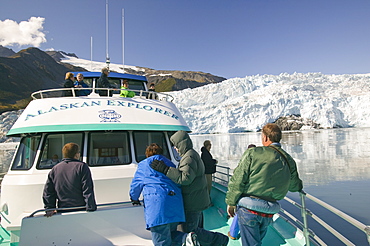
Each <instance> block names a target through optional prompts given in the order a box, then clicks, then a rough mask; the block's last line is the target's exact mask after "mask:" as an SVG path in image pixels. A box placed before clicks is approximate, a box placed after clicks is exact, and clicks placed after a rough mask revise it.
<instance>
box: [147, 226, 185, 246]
mask: <svg viewBox="0 0 370 246" xmlns="http://www.w3.org/2000/svg"><path fill="white" fill-rule="evenodd" d="M178 224H179V223H177V222H175V223H170V224H164V225H159V226H153V227H151V228H150V232H151V233H152V241H153V244H154V245H155V246H181V245H182V243H183V242H185V237H186V235H187V233H184V232H180V231H177V225H178Z"/></svg>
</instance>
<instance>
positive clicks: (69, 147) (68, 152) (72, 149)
mask: <svg viewBox="0 0 370 246" xmlns="http://www.w3.org/2000/svg"><path fill="white" fill-rule="evenodd" d="M78 152H80V146H78V144H76V143H67V144H65V145H64V146H63V149H62V153H63V157H64V158H71V159H72V158H74V157H75V155H76V154H77V153H78Z"/></svg>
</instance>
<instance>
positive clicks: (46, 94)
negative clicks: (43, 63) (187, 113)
mask: <svg viewBox="0 0 370 246" xmlns="http://www.w3.org/2000/svg"><path fill="white" fill-rule="evenodd" d="M79 90H89V91H91V92H90V93H91V94H90V95H91V96H99V94H97V93H95V91H107V95H110V92H113V91H117V92H121V91H123V90H129V91H133V92H138V93H139V95H138V97H140V98H146V95H147V94H149V93H153V92H150V91H144V90H131V89H117V88H74V87H71V88H56V89H46V90H39V91H36V92H33V93H32V94H31V97H32V99H33V100H38V99H44V98H53V97H61V96H60V95H50V93H52V92H63V91H68V92H72V95H71V96H68V97H80V96H77V95H76V91H79ZM155 93H156V94H157V95H161V98H160V100H159V101H169V102H173V100H174V97H173V96H172V95H169V94H167V93H163V92H155ZM90 95H87V97H89V96H90ZM62 97H64V96H62ZM102 97H108V96H102ZM151 100H155V99H151Z"/></svg>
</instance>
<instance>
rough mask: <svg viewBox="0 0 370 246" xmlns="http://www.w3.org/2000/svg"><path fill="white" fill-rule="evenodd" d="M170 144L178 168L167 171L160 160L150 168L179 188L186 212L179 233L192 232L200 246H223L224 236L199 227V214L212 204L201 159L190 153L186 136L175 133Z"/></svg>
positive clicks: (190, 142)
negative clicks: (178, 185) (177, 161)
mask: <svg viewBox="0 0 370 246" xmlns="http://www.w3.org/2000/svg"><path fill="white" fill-rule="evenodd" d="M170 141H171V143H172V144H173V146H174V147H175V149H176V150H177V152H179V154H180V156H181V160H180V163H179V165H178V167H177V168H175V167H169V166H167V165H166V164H164V163H163V162H162V161H159V160H153V161H152V163H151V164H150V166H151V167H152V168H153V169H154V170H156V171H158V172H161V173H164V174H165V175H166V176H167V177H169V178H170V179H171V180H172V181H174V182H175V183H177V184H180V185H181V189H182V196H183V200H184V209H185V223H183V224H181V228H182V231H183V232H188V233H189V232H195V234H196V235H197V238H198V241H199V242H200V244H201V245H202V246H226V245H227V244H228V242H229V238H228V237H227V236H225V235H223V234H221V233H218V232H211V231H207V230H205V229H203V228H200V227H199V225H200V221H201V220H202V211H203V210H205V209H207V208H208V207H209V206H210V203H211V201H210V198H209V194H208V190H207V181H206V177H205V174H204V164H203V161H202V159H201V158H200V156H199V154H198V153H197V152H196V151H195V150H194V149H193V143H192V141H191V139H190V137H189V135H188V134H187V132H185V131H177V132H176V133H175V134H173V135H172V136H171V138H170Z"/></svg>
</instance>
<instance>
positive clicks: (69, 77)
mask: <svg viewBox="0 0 370 246" xmlns="http://www.w3.org/2000/svg"><path fill="white" fill-rule="evenodd" d="M74 81H75V77H74V74H73V73H71V72H68V73H66V77H65V80H64V85H63V86H64V88H72V87H74V83H75V82H74ZM72 95H73V94H72V90H64V91H63V96H65V97H71V96H72Z"/></svg>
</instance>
